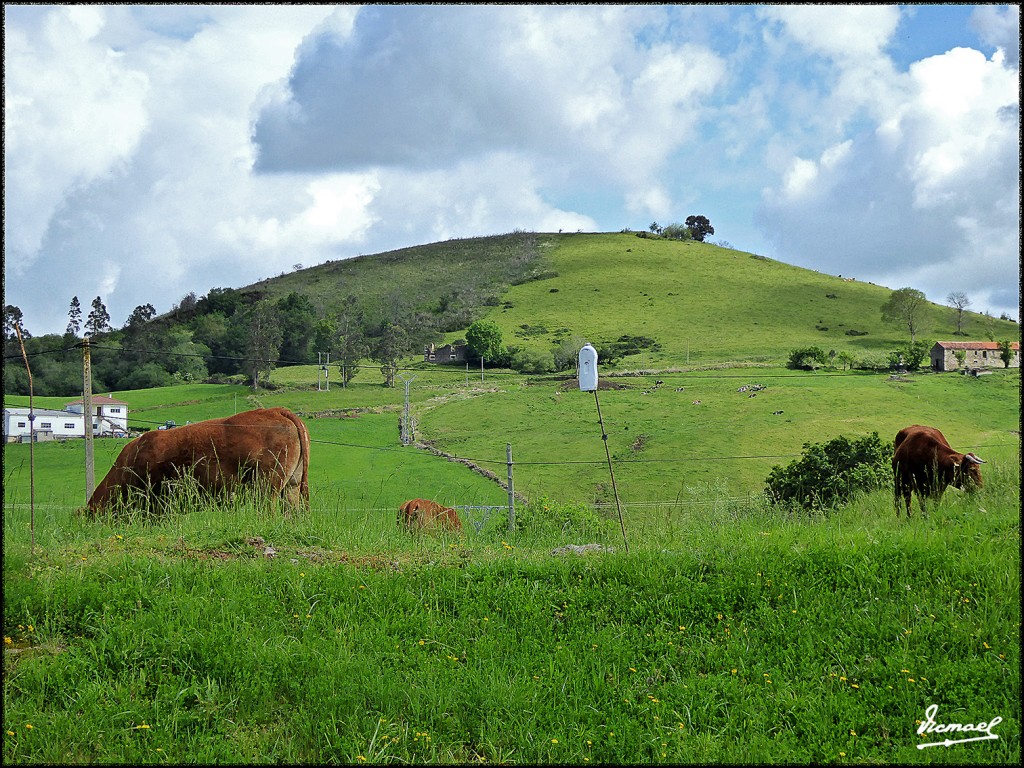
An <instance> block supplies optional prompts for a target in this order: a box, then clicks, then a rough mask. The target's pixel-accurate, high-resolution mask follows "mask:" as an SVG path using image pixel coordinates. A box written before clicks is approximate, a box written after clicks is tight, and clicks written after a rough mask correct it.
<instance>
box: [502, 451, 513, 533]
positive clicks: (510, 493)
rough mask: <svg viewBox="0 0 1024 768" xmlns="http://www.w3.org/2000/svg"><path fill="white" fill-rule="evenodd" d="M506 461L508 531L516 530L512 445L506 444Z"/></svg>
mask: <svg viewBox="0 0 1024 768" xmlns="http://www.w3.org/2000/svg"><path fill="white" fill-rule="evenodd" d="M505 461H506V462H507V463H508V529H509V532H511V533H514V532H515V530H516V492H515V489H514V488H513V485H512V443H505Z"/></svg>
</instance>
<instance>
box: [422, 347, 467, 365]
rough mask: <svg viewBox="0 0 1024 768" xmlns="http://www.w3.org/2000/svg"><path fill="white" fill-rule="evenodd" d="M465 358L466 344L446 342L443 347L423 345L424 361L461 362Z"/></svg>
mask: <svg viewBox="0 0 1024 768" xmlns="http://www.w3.org/2000/svg"><path fill="white" fill-rule="evenodd" d="M465 359H466V345H465V344H445V345H444V346H443V347H435V346H434V345H433V344H427V345H426V346H425V347H423V362H425V363H461V362H464V361H465Z"/></svg>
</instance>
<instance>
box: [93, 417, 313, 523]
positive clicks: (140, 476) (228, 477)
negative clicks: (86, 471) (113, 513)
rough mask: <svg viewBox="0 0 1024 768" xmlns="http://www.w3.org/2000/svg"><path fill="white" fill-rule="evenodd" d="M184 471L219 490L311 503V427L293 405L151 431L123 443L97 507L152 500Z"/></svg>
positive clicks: (95, 501)
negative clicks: (250, 490)
mask: <svg viewBox="0 0 1024 768" xmlns="http://www.w3.org/2000/svg"><path fill="white" fill-rule="evenodd" d="M183 478H191V479H193V480H194V481H195V482H196V484H197V485H198V486H199V488H200V489H202V490H203V491H205V492H207V493H209V494H212V495H229V494H231V493H232V492H233V491H234V490H235V489H237V488H239V487H240V486H247V485H248V486H253V487H256V488H260V489H261V490H265V491H267V492H269V493H270V495H271V498H275V499H276V498H280V499H284V501H285V502H287V503H288V504H289V505H291V506H299V505H300V504H305V505H307V506H308V504H309V431H308V430H307V429H306V425H305V424H304V423H303V422H302V420H301V419H300V418H299V417H298V416H296V415H295V414H294V413H292V412H291V411H289V410H288V409H287V408H260V409H257V410H254V411H246V412H244V413H239V414H235V415H234V416H227V417H224V418H221V419H209V420H207V421H200V422H196V423H195V424H186V425H185V426H183V427H174V428H172V429H168V430H166V431H153V432H147V433H145V434H144V435H142V436H141V437H138V438H136V439H135V440H132V441H131V442H130V443H128V444H127V445H126V446H125V447H124V448H122V449H121V453H120V454H119V455H118V457H117V460H116V461H115V462H114V466H112V467H111V468H110V471H109V472H108V473H107V475H106V477H104V478H103V481H102V482H101V483H100V484H99V485H98V486H97V487H96V490H95V492H93V494H92V497H91V498H90V499H89V510H90V511H91V512H93V513H96V512H100V511H102V510H104V509H107V508H109V507H115V506H118V505H124V504H126V503H128V502H129V499H130V498H131V497H132V496H133V495H136V496H138V495H139V494H140V493H141V495H142V498H143V499H144V500H145V502H144V503H145V504H147V505H148V504H150V503H152V502H153V501H154V500H156V499H158V498H161V497H163V496H166V495H167V493H168V491H169V488H170V486H171V485H172V484H173V482H174V481H176V480H181V479H183Z"/></svg>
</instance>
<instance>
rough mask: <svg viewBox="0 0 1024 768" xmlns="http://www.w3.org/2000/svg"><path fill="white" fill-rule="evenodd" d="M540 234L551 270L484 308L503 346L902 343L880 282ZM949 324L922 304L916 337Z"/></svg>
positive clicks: (668, 245) (951, 327) (678, 246)
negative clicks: (578, 341) (628, 340)
mask: <svg viewBox="0 0 1024 768" xmlns="http://www.w3.org/2000/svg"><path fill="white" fill-rule="evenodd" d="M545 238H546V239H545V241H544V242H550V243H551V247H550V248H549V249H548V250H547V251H546V258H547V260H548V263H549V267H548V269H549V273H551V274H552V275H555V273H557V276H552V277H550V278H549V279H545V280H542V281H531V282H528V283H524V284H521V285H517V286H514V287H512V288H511V289H510V290H509V291H508V292H507V294H505V296H504V297H503V306H502V307H499V308H494V309H492V310H491V311H490V312H489V313H488V317H489V318H490V319H493V320H495V321H496V322H497V323H498V324H499V325H500V326H501V328H502V330H503V332H504V335H505V337H506V340H507V341H508V343H515V344H520V345H523V346H526V347H536V348H542V347H545V346H550V345H551V344H553V343H554V342H555V341H556V340H557V339H558V338H560V337H566V336H572V335H578V336H582V337H584V338H586V339H588V340H590V341H591V342H596V341H597V340H614V339H616V338H618V337H619V336H621V335H623V334H628V335H633V336H641V335H642V336H648V337H652V338H653V339H655V340H656V341H657V342H658V343H659V344H660V345H661V350H660V351H659V352H655V353H649V354H646V355H645V356H644V358H643V359H642V360H641V359H640V358H639V357H635V358H631V361H630V362H631V363H632V365H633V367H639V365H640V364H641V362H642V364H643V366H644V367H646V368H649V369H652V370H656V369H659V368H665V367H674V366H682V365H687V364H689V365H702V364H707V363H720V362H767V361H772V362H784V361H785V360H786V358H787V357H788V354H789V352H790V351H791V350H792V349H794V348H797V347H802V346H810V345H816V346H820V347H822V348H823V349H825V350H826V351H828V350H831V349H834V350H837V351H842V350H849V351H852V352H855V353H862V352H873V351H875V352H882V351H887V350H889V349H892V348H895V347H896V346H897V345H900V344H904V343H906V342H907V341H908V340H909V336H908V334H907V332H906V331H905V329H902V328H898V327H895V326H892V325H888V324H884V323H883V322H882V320H881V307H882V305H883V304H884V303H885V301H886V300H887V299H888V297H889V294H890V293H891V291H890V289H889V288H885V287H882V286H876V285H871V284H867V283H862V282H859V281H853V282H848V281H846V280H844V279H843V278H840V277H835V276H831V275H826V274H822V273H819V272H814V271H811V270H807V269H802V268H799V267H793V266H789V265H787V264H783V263H782V262H779V261H773V260H771V259H767V258H765V257H762V256H756V255H753V254H749V253H745V252H742V251H736V250H731V249H727V248H720V247H718V246H715V245H710V244H706V243H697V242H693V241H689V242H685V241H684V242H680V241H672V240H654V239H645V238H638V237H636V236H635V235H632V234H595V235H560V236H545ZM548 238H550V239H548ZM847 277H849V275H847ZM895 287H896V288H900V287H904V286H895ZM966 327H967V330H968V332H971V333H973V334H976V336H974V337H975V338H987V336H986V334H987V333H988V332H989V331H991V332H992V333H993V334H994V335H995V337H996V338H1012V339H1016V338H1017V337H1018V335H1019V330H1018V328H1017V326H1016V325H1015V324H1014V323H1009V322H1006V321H999V320H993V319H991V318H987V317H983V316H981V315H976V314H973V313H972V314H971V316H970V319H969V322H968V325H967V326H966ZM955 330H956V325H955V318H954V316H953V311H952V310H951V309H950V308H949V307H943V306H939V305H935V304H931V305H928V306H927V307H926V309H925V310H924V312H923V313H922V322H921V329H920V333H919V338H920V339H924V340H930V341H937V340H939V339H948V338H954V337H953V336H952V333H953V331H955ZM851 331H853V332H858V333H862V334H865V335H857V336H853V335H848V332H851Z"/></svg>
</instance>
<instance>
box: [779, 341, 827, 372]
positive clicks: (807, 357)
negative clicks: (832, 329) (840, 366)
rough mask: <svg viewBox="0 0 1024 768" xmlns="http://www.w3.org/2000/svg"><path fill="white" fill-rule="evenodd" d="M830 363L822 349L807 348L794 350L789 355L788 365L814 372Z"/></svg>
mask: <svg viewBox="0 0 1024 768" xmlns="http://www.w3.org/2000/svg"><path fill="white" fill-rule="evenodd" d="M826 362H828V355H826V354H825V350H823V349H822V348H821V347H805V348H803V349H794V350H793V351H792V352H790V353H789V362H788V363H786V365H787V366H788V367H790V368H801V369H804V370H808V371H813V370H814V369H815V368H818V367H820V366H822V365H825V363H826Z"/></svg>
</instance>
